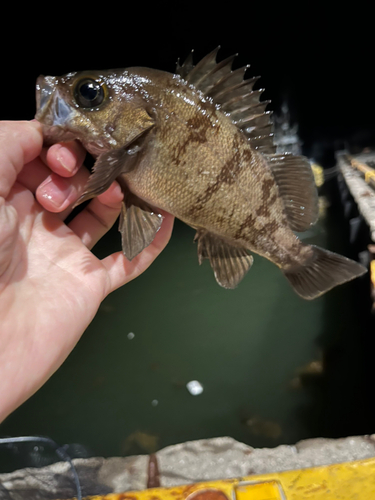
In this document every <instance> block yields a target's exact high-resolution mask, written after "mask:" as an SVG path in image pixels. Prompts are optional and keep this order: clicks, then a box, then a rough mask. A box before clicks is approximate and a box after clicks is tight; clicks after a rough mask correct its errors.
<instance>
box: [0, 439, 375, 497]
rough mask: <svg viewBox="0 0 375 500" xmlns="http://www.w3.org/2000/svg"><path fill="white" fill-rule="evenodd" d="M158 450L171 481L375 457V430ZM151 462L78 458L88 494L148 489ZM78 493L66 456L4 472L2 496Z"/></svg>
mask: <svg viewBox="0 0 375 500" xmlns="http://www.w3.org/2000/svg"><path fill="white" fill-rule="evenodd" d="M155 455H156V457H157V461H158V465H159V473H160V476H159V477H160V484H161V486H164V487H171V486H178V485H182V484H189V483H192V482H201V481H209V480H217V479H229V478H236V477H242V476H248V475H251V474H265V473H272V472H281V471H285V470H294V469H303V468H306V467H316V466H321V465H330V464H334V463H340V462H350V461H353V460H361V459H366V458H371V457H375V435H372V436H359V437H348V438H343V439H322V438H320V439H308V440H305V441H300V442H299V443H297V444H296V445H294V446H288V445H282V446H278V447H276V448H258V449H256V448H252V447H251V446H248V445H246V444H243V443H240V442H238V441H236V440H234V439H232V438H230V437H219V438H213V439H203V440H198V441H190V442H186V443H181V444H177V445H174V446H168V447H166V448H164V449H162V450H160V451H159V452H157V453H156V454H155ZM148 462H149V457H148V456H147V455H139V456H133V457H125V458H121V457H113V458H101V457H97V458H89V459H75V460H74V464H75V467H76V469H77V472H78V475H79V478H80V482H81V486H82V492H83V495H84V496H87V495H105V494H107V493H120V492H124V491H129V490H142V489H145V488H146V487H147V481H148ZM75 494H76V490H75V485H74V482H73V478H72V473H71V470H70V467H69V464H67V463H65V462H58V463H56V464H54V465H51V466H48V467H43V468H40V469H35V468H29V469H23V470H18V471H15V472H12V473H9V474H0V500H2V499H7V500H21V499H22V500H23V499H25V498H27V499H28V500H39V499H44V500H46V499H55V498H71V497H73V496H74V495H75Z"/></svg>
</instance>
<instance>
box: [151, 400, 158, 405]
mask: <svg viewBox="0 0 375 500" xmlns="http://www.w3.org/2000/svg"><path fill="white" fill-rule="evenodd" d="M151 404H152V406H158V404H159V401H158V400H157V399H153V400H152V401H151Z"/></svg>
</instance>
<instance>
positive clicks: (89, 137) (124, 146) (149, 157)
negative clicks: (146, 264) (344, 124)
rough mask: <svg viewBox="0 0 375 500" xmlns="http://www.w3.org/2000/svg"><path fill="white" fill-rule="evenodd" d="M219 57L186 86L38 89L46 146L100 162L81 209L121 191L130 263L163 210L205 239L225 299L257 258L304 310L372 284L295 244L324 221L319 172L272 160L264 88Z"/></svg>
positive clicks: (116, 83)
mask: <svg viewBox="0 0 375 500" xmlns="http://www.w3.org/2000/svg"><path fill="white" fill-rule="evenodd" d="M216 52H217V51H214V52H213V53H211V54H209V55H208V56H207V57H206V58H204V59H203V60H202V61H201V62H200V63H198V64H197V65H196V66H193V65H192V63H191V61H190V60H189V59H188V61H187V62H186V63H185V64H184V65H182V66H178V68H177V70H178V72H179V73H180V74H179V75H176V74H171V73H167V72H163V71H159V70H154V69H149V68H128V69H125V70H123V69H121V70H109V71H100V72H82V73H70V74H68V75H65V76H63V77H59V78H57V77H40V78H39V79H38V81H37V108H38V111H37V114H36V118H37V119H38V120H40V121H41V122H42V123H43V125H44V135H45V139H46V141H47V142H48V143H51V142H57V141H59V140H68V139H71V138H77V139H79V140H80V141H81V142H82V143H83V145H84V147H85V148H86V149H87V150H88V151H89V152H90V153H91V154H93V155H94V156H96V157H97V161H96V164H95V166H94V172H93V174H92V176H91V177H90V179H89V182H88V184H87V186H86V189H85V192H84V194H83V195H82V197H81V198H80V199H79V200H78V203H80V202H82V201H84V200H86V199H90V198H92V197H94V196H97V195H98V194H100V193H101V192H103V191H105V190H106V189H107V188H108V187H109V186H110V184H111V183H112V182H113V180H115V179H117V180H118V181H119V182H120V184H121V186H122V188H123V191H124V195H125V202H124V204H123V208H122V213H121V217H120V231H121V233H122V244H123V250H124V253H125V255H126V256H127V257H128V258H130V259H131V258H133V257H134V256H135V255H137V254H138V253H139V252H140V251H141V250H142V249H143V248H144V247H145V246H147V245H148V244H149V243H150V242H151V241H152V239H153V238H154V236H155V234H156V232H157V230H158V229H159V228H160V224H161V221H162V218H161V216H160V215H159V213H158V209H163V210H165V211H167V212H170V213H172V214H173V215H175V216H176V217H178V218H180V219H181V220H183V221H184V222H186V223H187V224H189V225H190V226H192V227H193V228H195V229H196V230H197V234H196V240H197V242H198V257H199V262H200V263H201V262H202V261H203V260H204V259H206V258H207V259H209V260H210V263H211V266H212V267H213V270H214V273H215V277H216V279H217V281H218V283H219V284H221V285H222V286H224V287H226V288H234V287H235V286H236V285H237V284H238V283H239V281H240V280H241V279H242V278H243V276H244V275H245V274H246V272H247V271H248V270H249V269H250V267H251V265H252V262H253V258H252V256H251V255H249V253H248V252H249V251H253V252H256V253H258V254H260V255H262V256H264V257H266V258H267V259H269V260H271V261H272V262H274V263H275V264H276V265H277V266H279V267H280V268H281V269H282V270H283V272H284V274H285V275H286V277H287V278H288V280H289V281H290V283H291V284H292V286H293V287H294V289H295V290H296V291H297V293H299V294H300V295H301V296H302V297H304V298H307V299H310V298H315V297H316V296H319V295H321V294H322V293H324V292H325V291H327V290H329V289H330V288H332V287H333V286H335V285H337V284H340V283H343V282H345V281H348V280H349V279H353V278H354V277H356V276H359V275H361V274H363V273H364V272H366V269H365V268H364V267H363V266H361V265H360V264H358V263H356V262H354V261H351V260H349V259H346V258H345V257H341V256H338V255H337V254H333V253H332V252H327V251H325V250H323V249H319V248H317V247H314V246H311V245H305V244H303V243H302V242H301V241H300V240H299V239H298V238H297V236H296V235H295V234H294V232H293V231H303V230H306V229H308V228H309V227H310V226H311V224H313V223H314V222H315V221H316V218H317V215H318V206H317V195H316V189H315V186H314V181H313V175H312V172H311V168H310V165H309V163H308V162H307V160H306V159H304V158H302V157H295V156H291V155H276V154H274V146H273V142H272V134H271V133H270V132H271V126H272V123H271V121H270V116H269V114H268V113H267V112H266V111H265V104H264V103H262V102H260V101H259V96H260V93H261V92H260V91H254V90H253V84H254V83H255V80H256V79H250V80H243V70H242V73H241V72H239V71H238V70H236V71H232V70H231V61H232V58H229V59H228V60H225V61H223V62H221V63H216ZM85 82H90V83H88V84H86V83H85ZM90 85H91V87H92V88H89V87H90ZM95 85H96V87H95ZM85 86H86V87H85ZM81 88H82V89H83V90H82V92H83V93H84V94H85V95H89V96H91V94H93V95H94V94H95V88H97V89H99V91H98V92H99V93H98V96H97V97H96V101H97V102H99V101H100V102H99V104H97V105H96V104H95V106H92V107H83V106H82V100H83V101H84V98H83V97H82V96H81V95H80V94H79V92H80V90H79V89H81ZM77 89H78V90H77ZM99 94H100V95H99ZM100 99H101V100H100ZM156 207H157V208H156Z"/></svg>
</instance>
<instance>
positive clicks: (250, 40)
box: [0, 1, 375, 163]
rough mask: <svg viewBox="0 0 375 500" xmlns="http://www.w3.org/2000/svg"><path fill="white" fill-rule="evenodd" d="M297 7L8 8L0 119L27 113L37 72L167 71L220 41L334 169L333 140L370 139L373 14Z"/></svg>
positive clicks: (308, 149)
mask: <svg viewBox="0 0 375 500" xmlns="http://www.w3.org/2000/svg"><path fill="white" fill-rule="evenodd" d="M298 5H299V6H298V8H297V9H296V7H292V6H291V5H289V4H288V3H285V2H283V3H282V5H280V4H274V3H266V2H260V1H257V2H246V3H245V2H232V3H231V4H230V3H225V4H216V7H213V6H212V4H205V3H201V2H200V3H194V4H188V3H174V4H171V5H168V4H162V3H160V2H158V3H157V4H156V5H155V4H152V6H150V5H148V4H143V3H138V4H134V3H133V4H132V5H130V4H125V3H121V4H120V3H118V4H116V3H113V2H111V4H110V5H102V4H99V3H98V4H95V5H94V4H92V5H89V4H76V5H74V6H73V4H72V6H71V7H68V6H62V5H57V4H56V6H55V7H53V6H52V7H53V9H54V10H51V9H52V7H51V5H50V9H48V10H44V9H43V8H42V7H41V5H39V4H38V10H37V11H36V10H34V7H32V8H31V11H30V13H28V12H25V11H24V10H23V12H22V18H20V16H19V15H16V13H15V15H14V16H12V15H11V12H10V15H9V16H8V19H9V22H10V23H11V25H10V27H11V28H12V33H13V35H12V36H11V37H10V36H9V34H4V32H3V34H2V35H1V37H2V47H3V50H2V78H1V83H0V85H1V92H2V96H3V100H2V106H1V118H2V119H30V118H32V117H33V114H34V112H35V100H34V85H35V79H36V77H37V76H38V75H39V74H51V75H60V74H64V73H67V72H69V71H75V70H87V69H108V68H111V67H127V66H151V67H155V68H159V69H163V70H166V71H173V70H174V68H175V63H176V60H177V58H178V57H180V58H181V59H182V60H183V59H184V58H185V57H186V56H187V55H188V54H189V52H190V50H191V49H194V50H195V54H196V56H195V60H196V61H197V60H199V59H200V58H201V57H203V56H204V55H206V53H208V52H209V51H211V50H212V49H214V48H215V47H216V46H218V45H221V47H222V48H221V51H220V52H219V56H218V58H219V59H221V58H224V57H227V56H229V55H231V54H233V53H239V56H238V58H237V60H236V61H235V67H238V66H242V65H245V64H247V63H250V64H251V68H250V69H249V70H248V73H247V75H248V76H254V75H261V76H262V78H261V80H260V81H259V82H258V83H257V85H259V86H261V87H263V88H265V89H266V91H265V93H264V94H263V99H271V100H272V104H271V105H270V107H269V109H272V110H274V111H276V112H277V111H278V110H279V109H280V106H281V102H282V101H283V100H287V101H288V103H289V106H290V108H291V113H292V119H293V120H295V121H297V122H298V123H299V127H300V129H299V130H300V136H301V139H302V140H303V143H304V152H305V153H306V154H309V155H315V156H318V154H319V155H320V156H322V155H323V157H324V158H323V159H324V160H325V161H326V163H331V162H332V146H333V145H334V144H335V145H336V146H339V147H340V146H341V145H342V141H343V140H350V141H351V142H352V143H357V144H358V145H359V146H362V145H368V144H369V143H374V141H375V140H374V137H375V134H374V130H375V125H374V111H375V101H374V92H373V81H374V77H373V61H374V56H373V50H374V42H373V24H372V19H373V12H372V10H373V9H370V7H369V8H368V9H365V8H363V7H362V6H361V5H360V4H359V3H358V2H355V3H351V4H350V9H348V8H346V7H345V6H344V4H343V3H340V4H338V3H330V4H329V5H328V4H326V5H324V6H319V4H317V3H316V2H303V3H302V4H298ZM338 5H339V6H338ZM369 5H370V4H369ZM63 7H64V9H62V8H63ZM328 7H329V8H328ZM12 8H13V7H10V9H11V10H12ZM14 8H15V10H17V8H18V7H17V5H16V6H15V7H14ZM17 14H19V13H17ZM44 16H46V17H44ZM12 20H13V21H12ZM33 26H34V27H33ZM7 33H8V32H7ZM334 141H336V142H334ZM340 141H341V142H340Z"/></svg>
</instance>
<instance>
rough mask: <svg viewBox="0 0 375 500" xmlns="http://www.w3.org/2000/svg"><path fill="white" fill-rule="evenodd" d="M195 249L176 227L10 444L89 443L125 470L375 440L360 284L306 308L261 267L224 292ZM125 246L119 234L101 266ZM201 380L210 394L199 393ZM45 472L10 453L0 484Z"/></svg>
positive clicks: (85, 450)
mask: <svg viewBox="0 0 375 500" xmlns="http://www.w3.org/2000/svg"><path fill="white" fill-rule="evenodd" d="M327 227H328V226H327V223H324V222H322V223H319V225H318V227H317V229H316V231H315V233H314V234H315V236H313V238H312V239H311V240H309V242H311V243H315V244H319V245H321V246H330V248H331V249H333V250H340V246H343V243H342V242H340V236H339V237H338V238H336V240H335V245H334V247H333V246H332V244H331V243H330V241H328V240H329V238H328V237H327ZM334 227H335V225H334V224H331V229H330V230H329V231H331V230H333V232H334ZM193 236H194V231H193V230H191V229H190V228H188V227H187V226H185V225H183V224H182V223H180V222H179V221H177V222H176V226H175V230H174V233H173V237H172V240H171V242H170V244H169V245H168V247H167V249H166V250H165V251H164V252H163V254H162V255H161V256H160V257H159V258H158V259H157V261H156V262H155V263H154V264H153V265H152V266H151V268H149V270H147V272H145V273H144V274H143V275H142V276H141V277H140V278H138V279H137V280H135V281H133V282H131V283H129V284H128V285H126V286H124V287H123V288H121V289H120V290H118V291H116V292H115V293H113V294H111V295H110V296H109V297H108V298H107V299H106V300H105V301H104V303H103V304H102V306H101V308H100V310H99V312H98V314H97V316H96V317H95V319H94V321H93V322H92V324H91V325H90V326H89V328H88V329H87V331H86V332H85V333H84V335H83V337H82V339H81V340H80V342H79V343H78V345H77V346H76V348H75V349H74V351H73V352H72V354H71V355H70V356H69V358H68V359H67V361H66V362H65V363H64V364H63V366H62V367H61V368H60V369H59V370H58V371H57V372H56V373H55V374H54V375H53V376H52V378H51V379H50V380H49V381H48V382H47V383H46V384H45V386H44V387H42V388H41V389H40V390H39V391H38V393H37V394H35V395H34V396H33V397H32V398H30V399H29V400H28V401H27V402H26V403H24V404H23V405H22V406H21V407H20V408H19V409H18V410H16V411H15V412H14V413H13V414H12V415H11V416H10V417H8V419H7V420H6V421H5V422H4V423H3V424H2V425H0V435H1V436H18V435H43V436H49V437H51V438H52V439H54V440H55V441H57V442H59V443H60V444H62V443H76V446H75V447H72V448H71V449H72V450H73V452H72V453H73V455H74V454H75V455H76V456H98V455H102V456H114V455H130V454H134V453H147V452H151V451H155V450H157V449H160V448H162V447H164V446H166V445H170V444H174V443H178V442H182V441H186V440H194V439H200V438H209V437H214V436H232V437H234V438H235V439H238V440H240V441H243V442H245V443H248V444H250V445H252V446H276V445H278V444H281V443H290V444H292V443H294V442H296V441H297V440H299V439H303V438H308V437H316V436H320V435H328V436H330V435H332V436H333V437H337V436H334V435H335V434H337V435H348V434H352V433H356V432H358V433H360V432H374V429H375V423H374V426H373V427H372V429H371V428H370V427H371V426H370V424H369V419H368V411H367V408H362V410H363V412H362V415H363V416H362V417H360V418H357V416H356V415H357V411H356V408H357V406H358V405H359V404H360V401H361V400H362V399H361V397H360V395H361V394H362V390H365V388H364V386H363V383H362V382H363V380H364V379H365V378H366V373H365V372H364V370H365V369H366V362H365V361H364V359H363V356H364V355H363V352H362V347H361V345H360V344H361V342H360V339H361V338H362V337H361V336H360V332H361V331H362V330H361V328H362V327H361V326H360V324H359V319H358V317H359V309H358V307H359V306H358V304H357V302H356V297H357V289H358V287H359V286H360V284H358V283H351V284H348V285H345V286H343V287H340V288H337V289H335V290H333V291H332V292H330V294H328V295H326V296H324V297H321V298H319V299H317V300H315V301H312V302H309V301H304V300H302V299H300V298H299V297H298V296H297V295H295V293H294V292H293V291H292V290H291V288H290V287H289V284H288V283H287V281H286V280H285V278H284V277H283V276H282V274H281V272H280V271H279V270H278V269H277V268H276V266H274V265H273V264H271V263H270V262H268V261H266V260H265V259H262V258H261V257H258V256H255V262H254V266H253V268H252V269H251V271H250V272H249V274H248V275H247V277H246V278H245V279H244V280H243V282H242V283H241V284H240V286H239V287H238V288H237V289H236V290H234V291H229V290H224V289H222V288H221V287H219V286H218V285H217V284H216V282H215V280H214V277H213V273H212V271H211V268H210V266H209V264H208V262H206V263H204V264H203V265H202V266H200V267H199V266H198V262H197V255H196V245H194V244H193V242H192V240H193ZM119 244H120V241H119V234H118V232H117V230H116V229H114V230H112V231H111V232H110V233H109V235H107V237H105V238H104V239H103V240H102V241H101V242H100V243H99V245H98V246H97V247H96V249H95V252H96V253H97V255H99V256H104V255H106V254H107V253H108V252H109V251H115V250H117V249H118V248H119ZM51 328H53V325H51ZM358 332H359V333H358ZM129 333H131V334H133V335H128V334H129ZM129 337H133V338H129ZM313 360H323V366H324V372H323V374H319V373H318V374H311V375H309V374H307V375H305V376H304V377H302V379H300V380H299V382H302V383H300V384H297V386H296V383H295V381H296V371H297V370H298V369H299V367H301V366H304V365H306V364H308V363H310V362H311V361H313ZM191 380H198V381H199V382H200V383H201V384H202V386H203V392H202V394H200V395H197V396H193V395H191V394H190V393H189V392H188V390H187V389H186V383H187V382H189V381H191ZM293 380H294V383H293ZM362 406H363V405H362ZM362 410H361V411H362ZM366 412H367V413H366ZM344 422H346V423H345V424H344ZM340 433H342V434H340ZM28 450H30V448H28ZM34 451H35V450H34ZM36 451H38V450H36ZM42 451H43V450H42ZM33 460H34V461H33ZM38 460H39V461H38ZM38 460H37V459H35V457H34V458H33V457H32V456H31V455H27V456H25V454H24V453H23V452H22V450H21V451H20V450H19V449H17V450H16V449H11V450H4V449H2V450H0V472H4V471H6V470H12V469H14V468H17V467H23V466H26V465H39V464H41V465H43V464H44V463H46V461H47V462H48V460H50V461H52V458H49V459H48V460H47V459H46V460H45V461H43V460H42V459H40V458H39V459H38Z"/></svg>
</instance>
